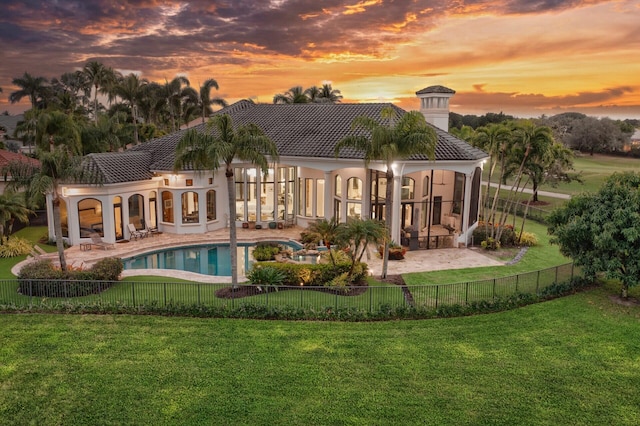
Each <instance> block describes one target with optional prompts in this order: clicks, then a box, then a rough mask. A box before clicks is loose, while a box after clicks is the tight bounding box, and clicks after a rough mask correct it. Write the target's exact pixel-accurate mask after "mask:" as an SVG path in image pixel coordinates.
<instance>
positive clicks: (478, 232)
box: [473, 222, 517, 247]
mask: <svg viewBox="0 0 640 426" xmlns="http://www.w3.org/2000/svg"><path fill="white" fill-rule="evenodd" d="M491 226H493V225H491V224H489V227H486V226H485V223H483V222H480V223H479V224H478V227H477V228H476V229H474V230H473V241H474V243H475V244H478V243H479V244H480V245H482V242H483V241H487V240H488V238H489V235H491V234H490V232H487V231H490V230H491ZM516 240H517V235H516V232H515V231H514V230H513V226H511V225H505V226H504V229H503V230H502V235H501V236H500V241H499V243H500V247H513V246H514V245H516Z"/></svg>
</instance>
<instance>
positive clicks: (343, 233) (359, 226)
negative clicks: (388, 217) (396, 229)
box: [337, 219, 387, 276]
mask: <svg viewBox="0 0 640 426" xmlns="http://www.w3.org/2000/svg"><path fill="white" fill-rule="evenodd" d="M385 234H386V230H385V225H384V224H383V223H381V222H380V221H378V220H375V219H366V220H363V219H349V220H348V221H347V223H346V226H343V227H340V228H338V232H337V237H338V239H339V240H340V241H346V242H348V244H349V247H350V249H349V257H350V258H351V267H350V268H349V276H351V275H353V271H354V270H355V266H356V263H359V262H361V261H362V256H364V254H365V252H366V251H367V247H368V246H369V244H376V245H377V244H380V243H381V242H384V241H387V238H385Z"/></svg>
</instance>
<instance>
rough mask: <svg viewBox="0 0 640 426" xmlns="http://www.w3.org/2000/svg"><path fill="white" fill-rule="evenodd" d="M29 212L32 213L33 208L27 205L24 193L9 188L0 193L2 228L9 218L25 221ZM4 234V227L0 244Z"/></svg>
mask: <svg viewBox="0 0 640 426" xmlns="http://www.w3.org/2000/svg"><path fill="white" fill-rule="evenodd" d="M30 214H33V210H31V209H29V208H28V207H27V205H26V201H25V198H24V194H20V193H17V192H13V191H9V190H7V191H4V193H2V194H0V225H2V227H3V228H4V225H5V224H6V223H7V222H8V221H10V220H11V219H18V220H19V221H20V222H22V223H27V222H28V221H29V215H30ZM4 234H7V232H6V228H5V229H4V230H3V233H2V234H0V245H1V244H2V242H3V237H4ZM7 237H8V235H7Z"/></svg>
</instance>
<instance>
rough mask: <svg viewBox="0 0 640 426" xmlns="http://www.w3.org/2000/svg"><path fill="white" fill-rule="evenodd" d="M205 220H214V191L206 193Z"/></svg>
mask: <svg viewBox="0 0 640 426" xmlns="http://www.w3.org/2000/svg"><path fill="white" fill-rule="evenodd" d="M207 220H216V191H214V190H213V189H210V190H208V191H207Z"/></svg>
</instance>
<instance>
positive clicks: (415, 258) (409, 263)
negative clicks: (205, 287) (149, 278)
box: [11, 227, 504, 283]
mask: <svg viewBox="0 0 640 426" xmlns="http://www.w3.org/2000/svg"><path fill="white" fill-rule="evenodd" d="M301 231H302V228H299V227H293V228H288V229H260V230H253V229H251V230H249V229H241V228H240V229H238V242H258V241H273V240H280V241H289V240H297V239H299V237H300V232H301ZM228 242H229V230H228V229H221V230H217V231H212V232H207V233H205V234H189V235H176V234H167V233H163V234H159V235H156V236H153V237H147V238H143V239H140V240H135V241H130V242H122V243H118V244H115V249H112V250H104V249H102V248H99V247H96V246H93V247H92V249H91V250H88V251H82V250H80V247H79V246H73V247H70V248H68V249H67V250H66V251H65V253H66V256H67V263H68V264H69V265H73V266H88V265H91V264H93V263H94V262H96V261H97V260H99V259H102V258H104V257H114V256H115V257H120V258H123V259H124V258H128V257H132V256H136V255H141V254H144V253H146V252H150V251H155V250H161V249H165V248H171V247H179V246H185V245H193V244H202V243H228ZM42 257H45V258H50V259H52V260H54V261H55V260H57V258H58V254H57V252H56V253H49V254H47V255H45V256H41V257H40V258H42ZM364 261H365V262H366V263H367V264H368V265H369V268H370V270H371V272H372V274H373V275H374V276H379V275H380V273H381V271H382V259H379V258H378V257H377V255H376V253H375V252H374V251H373V250H371V252H370V255H369V256H368V258H367V256H366V255H365V259H364ZM25 262H28V260H27V261H25ZM503 264H504V263H501V262H498V261H496V260H495V259H492V258H490V257H488V256H485V255H483V254H482V252H481V251H479V250H474V249H466V248H451V249H438V250H417V251H408V252H407V253H406V255H405V259H404V260H397V261H390V262H389V266H388V270H387V273H388V274H389V275H396V274H405V273H409V272H426V271H437V270H443V269H459V268H473V267H478V266H496V265H503ZM23 265H24V262H21V263H19V264H17V265H16V266H14V268H13V269H12V270H11V272H12V273H13V274H17V272H18V271H19V270H20V268H21V267H22V266H23ZM135 275H157V276H165V277H171V278H180V279H186V280H192V281H199V282H218V283H227V282H231V277H221V276H208V275H201V274H196V273H192V272H186V271H178V270H169V269H136V270H126V271H124V272H123V273H122V276H123V277H129V276H135ZM239 279H241V281H243V280H245V278H244V277H239Z"/></svg>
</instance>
